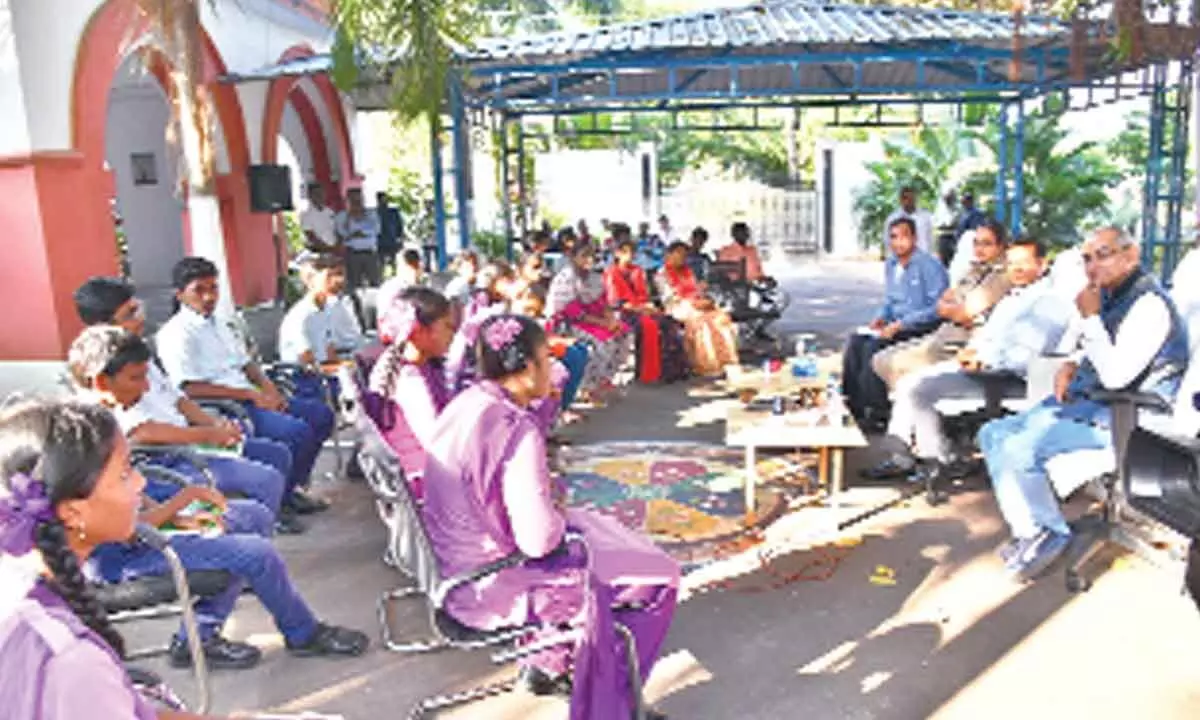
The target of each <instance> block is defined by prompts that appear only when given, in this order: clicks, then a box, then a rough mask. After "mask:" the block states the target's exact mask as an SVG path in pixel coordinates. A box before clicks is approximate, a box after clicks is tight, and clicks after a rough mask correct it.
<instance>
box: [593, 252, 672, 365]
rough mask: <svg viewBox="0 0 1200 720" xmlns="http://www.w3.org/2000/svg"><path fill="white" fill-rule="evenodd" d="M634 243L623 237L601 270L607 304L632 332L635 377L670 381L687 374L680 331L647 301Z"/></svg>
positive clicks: (645, 285) (647, 297) (643, 274)
mask: <svg viewBox="0 0 1200 720" xmlns="http://www.w3.org/2000/svg"><path fill="white" fill-rule="evenodd" d="M635 254H636V245H634V242H633V240H630V239H628V238H626V239H624V240H622V241H621V242H620V243H619V244H618V245H617V248H616V251H615V252H614V254H613V263H612V264H611V265H609V267H608V269H606V270H605V271H604V295H605V299H606V301H607V302H608V306H609V307H611V308H614V309H616V310H617V312H619V313H620V314H621V317H622V318H623V319H624V320H625V322H626V324H628V325H629V326H631V327H632V328H633V329H634V332H635V338H636V341H637V346H636V350H635V357H636V358H637V378H638V380H639V381H640V382H643V383H652V382H660V381H665V382H671V381H674V380H679V379H682V378H683V377H684V376H686V374H687V366H686V364H685V363H684V361H683V357H681V355H682V352H681V351H682V350H683V347H682V343H681V336H682V330H681V328H680V327H679V323H678V322H676V321H675V320H674V318H672V317H670V316H668V315H664V314H662V313H661V312H659V310H658V308H657V307H656V306H655V305H654V303H653V302H651V300H650V290H649V288H648V287H647V284H646V271H645V270H643V269H642V268H640V267H638V266H637V264H635V263H634V261H633V260H634V256H635Z"/></svg>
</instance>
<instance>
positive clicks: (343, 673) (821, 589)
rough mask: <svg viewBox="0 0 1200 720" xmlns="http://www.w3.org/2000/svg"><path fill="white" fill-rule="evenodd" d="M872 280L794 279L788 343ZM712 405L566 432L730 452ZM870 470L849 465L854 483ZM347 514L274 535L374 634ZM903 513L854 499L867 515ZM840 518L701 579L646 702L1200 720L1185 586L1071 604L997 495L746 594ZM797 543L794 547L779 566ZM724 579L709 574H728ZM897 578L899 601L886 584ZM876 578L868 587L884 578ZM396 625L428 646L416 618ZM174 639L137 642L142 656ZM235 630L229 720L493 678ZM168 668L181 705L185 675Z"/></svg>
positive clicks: (509, 711) (759, 713)
mask: <svg viewBox="0 0 1200 720" xmlns="http://www.w3.org/2000/svg"><path fill="white" fill-rule="evenodd" d="M879 275H880V272H879V266H878V265H877V264H870V265H868V264H862V265H854V264H842V265H833V264H821V265H815V264H814V265H807V266H803V267H801V268H799V269H797V271H796V272H795V273H794V275H793V276H792V277H788V278H787V279H786V280H785V284H786V285H787V287H788V288H789V290H791V291H792V293H793V296H794V298H795V302H794V303H793V305H792V307H791V309H790V310H789V313H788V316H787V317H786V318H785V319H784V320H783V321H782V322H781V323H780V326H781V327H782V328H783V329H784V331H797V330H800V329H804V330H807V331H816V332H818V333H819V334H820V335H821V337H822V339H823V340H824V341H825V343H826V344H827V345H829V346H834V345H836V344H837V341H838V337H839V336H841V335H842V334H844V332H845V331H846V330H847V329H848V328H851V327H853V326H855V325H857V324H860V323H862V322H865V321H867V320H869V319H870V317H871V313H872V312H873V309H874V306H875V303H876V302H877V300H876V299H877V297H878V292H879V288H878V286H879V282H878V278H879ZM718 407H719V406H718V405H717V404H716V401H715V399H714V398H712V397H705V396H704V394H703V392H701V391H697V390H696V389H695V388H692V392H691V393H690V394H689V392H687V391H685V390H684V389H683V388H679V387H667V388H644V387H637V388H632V389H630V390H629V391H628V392H627V395H626V397H625V398H624V399H623V400H621V401H619V402H617V403H614V404H613V405H612V406H611V407H609V408H608V409H605V410H602V411H598V412H596V413H594V414H592V415H591V416H590V417H589V418H588V419H587V420H586V421H585V422H583V423H580V424H579V425H576V426H573V427H572V428H570V429H569V431H568V434H569V435H570V436H571V437H572V439H574V440H575V441H576V442H602V441H612V440H632V439H647V440H650V439H653V440H689V441H698V442H720V441H721V437H722V427H721V423H720V421H719V411H718ZM872 459H873V456H872V453H871V451H870V450H867V451H864V452H861V453H855V454H852V455H851V457H850V458H849V459H848V465H849V468H848V473H847V478H848V479H850V482H851V484H852V485H855V483H854V478H855V472H856V469H857V468H860V467H863V466H865V465H866V464H867V463H869V462H871V461H872ZM322 489H323V490H324V491H327V492H328V493H329V494H330V495H331V496H332V497H333V498H334V499H335V501H336V505H335V508H334V510H332V511H331V512H329V513H327V514H326V515H324V516H321V517H319V518H317V519H316V520H315V521H314V522H313V524H312V528H311V530H310V531H309V533H308V534H306V535H304V536H302V537H298V538H280V540H279V542H278V544H279V547H280V549H281V551H282V552H283V553H284V555H285V556H286V557H287V560H288V564H289V567H290V569H291V572H292V575H293V577H294V578H295V581H296V583H297V585H298V586H299V588H300V590H301V592H302V593H303V595H304V597H305V598H306V599H307V600H308V601H309V602H310V603H311V605H312V606H313V607H314V608H316V609H317V611H318V612H319V614H320V615H321V616H322V617H323V618H325V619H327V620H329V621H332V622H336V623H342V624H346V625H351V626H355V627H359V628H362V629H364V630H367V631H368V632H370V633H371V634H372V635H375V634H377V632H378V625H377V622H376V619H375V599H376V597H377V596H378V594H379V593H380V592H382V591H383V590H385V589H387V588H388V587H390V586H392V585H393V584H395V583H396V582H397V578H396V577H395V576H394V573H393V571H391V570H389V569H388V568H386V567H385V566H384V565H383V564H382V563H381V562H380V560H379V555H380V552H381V550H382V544H383V540H384V533H383V530H382V527H381V526H380V523H379V522H378V520H377V519H376V517H375V514H374V508H373V507H372V503H371V499H370V497H369V493H368V491H367V489H366V488H365V487H363V486H361V485H354V484H344V483H331V484H326V485H324V486H322ZM894 496H895V491H894V490H892V489H887V488H871V487H863V486H861V484H859V485H857V486H855V487H852V489H851V492H850V493H848V494H847V499H848V504H849V505H850V509H849V510H847V512H848V511H853V510H854V509H856V507H857V506H862V505H865V504H869V503H871V502H875V501H878V500H880V499H888V498H891V497H894ZM828 512H830V511H828V510H826V511H822V510H817V509H801V510H798V511H795V512H793V513H792V514H790V515H788V516H787V517H785V518H783V519H781V520H780V521H778V522H777V523H776V525H775V526H773V527H772V528H771V530H770V531H769V533H768V537H767V543H766V546H767V547H769V548H771V549H772V552H773V553H777V554H778V557H775V559H774V560H773V561H772V564H771V566H770V568H771V572H770V573H766V572H763V571H761V570H758V571H755V572H751V573H749V574H744V575H740V576H739V575H738V573H739V572H742V571H741V570H739V569H738V568H739V567H741V566H740V565H738V563H737V562H736V561H733V562H731V563H729V564H728V565H729V572H730V573H731V577H733V578H734V579H733V580H732V581H731V582H732V585H733V589H729V590H720V591H705V590H704V588H697V587H695V586H694V585H695V583H692V585H690V586H689V587H688V594H689V595H690V597H688V598H687V599H686V601H685V602H684V603H683V604H682V605H681V606H680V608H679V611H678V613H677V615H676V619H675V622H674V625H673V627H672V629H671V633H670V636H669V638H668V641H667V647H666V649H665V651H664V654H663V657H662V659H661V661H660V662H659V664H658V666H657V667H656V668H655V671H654V675H653V677H652V679H651V682H650V686H649V688H648V694H649V696H650V698H651V699H652V700H653V701H654V702H655V703H656V704H657V706H658V707H659V708H660V709H662V710H663V711H665V712H667V713H669V714H670V715H671V717H673V718H675V719H676V720H679V719H688V720H726V719H729V720H733V719H739V720H740V719H751V718H753V719H763V720H775V719H788V718H802V717H803V718H862V719H867V718H872V719H875V718H878V719H887V720H909V719H915V718H926V717H937V718H966V719H969V720H979V719H981V718H993V717H995V718H1013V717H1022V716H1025V717H1055V718H1091V719H1094V718H1113V719H1114V720H1115V719H1118V718H1119V719H1122V720H1124V719H1126V718H1155V719H1157V718H1192V717H1198V716H1200V618H1197V615H1196V610H1195V608H1194V607H1193V606H1192V605H1191V603H1190V601H1188V600H1186V599H1185V598H1183V597H1181V595H1180V593H1179V582H1178V581H1179V578H1178V576H1177V575H1173V574H1170V573H1168V572H1164V571H1162V570H1159V569H1156V568H1152V567H1149V566H1146V565H1142V564H1140V563H1139V562H1136V561H1132V560H1128V559H1124V558H1122V559H1119V560H1118V561H1117V562H1116V564H1115V565H1114V566H1113V568H1112V569H1111V570H1109V571H1108V572H1106V573H1104V574H1103V575H1102V576H1101V577H1100V579H1099V580H1098V581H1097V583H1096V585H1095V587H1094V588H1093V589H1092V590H1091V591H1090V592H1088V593H1086V594H1084V595H1081V596H1070V595H1068V594H1067V593H1066V591H1065V590H1064V588H1063V584H1062V581H1061V575H1057V574H1056V575H1052V576H1050V577H1048V578H1046V579H1045V580H1044V581H1042V582H1039V583H1037V584H1035V585H1030V586H1017V585H1014V584H1012V583H1011V582H1009V581H1007V580H1006V579H1005V577H1004V575H1003V574H1002V573H1001V572H1000V570H1001V567H1000V562H999V560H997V559H995V557H994V555H993V551H994V549H995V548H996V547H997V546H998V545H999V544H1000V543H1001V542H1003V540H1004V529H1003V525H1002V523H1001V522H1000V520H999V517H998V515H997V512H996V509H995V506H994V504H993V502H992V500H991V497H990V495H989V494H987V493H986V492H983V491H974V492H967V493H964V494H960V495H957V496H955V497H954V498H953V499H952V501H951V502H950V503H949V504H947V505H944V506H942V507H939V508H936V509H932V508H929V507H928V506H926V505H925V503H924V502H923V501H920V500H914V501H905V502H902V503H900V504H898V505H897V506H895V507H894V508H892V509H890V510H888V511H887V512H884V513H881V514H880V515H878V516H876V517H874V518H873V519H872V520H870V521H867V522H865V523H863V524H860V525H857V526H855V527H854V528H853V529H852V531H851V532H848V533H846V534H845V535H844V536H843V538H842V539H843V542H846V543H850V544H853V546H852V547H850V548H849V549H848V550H844V551H843V552H845V553H846V555H845V558H844V559H843V560H842V562H841V563H840V565H839V566H838V567H837V569H836V572H835V573H834V574H833V575H832V577H830V578H828V579H826V580H823V581H801V582H795V583H792V584H790V585H787V586H784V587H782V588H779V589H776V590H769V591H764V592H753V590H755V589H757V588H758V587H759V586H761V585H764V584H767V583H769V582H770V581H771V580H772V579H774V578H775V577H778V576H780V575H786V574H788V573H789V572H795V571H796V570H798V569H800V568H803V567H804V566H806V565H808V564H809V563H811V562H812V561H813V559H814V557H815V556H814V554H813V552H812V551H810V550H806V549H804V548H805V547H806V546H807V543H806V542H805V541H804V540H803V538H804V536H805V535H807V534H809V533H811V532H812V530H813V529H814V528H815V527H819V526H820V524H821V523H822V521H823V518H825V519H827V513H828ZM787 548H800V549H798V550H788V549H787ZM724 569H725V568H724V567H722V568H717V569H715V570H714V572H719V571H722V570H724ZM888 576H890V577H893V578H894V584H887V583H886V582H883V583H880V582H879V578H880V577H888ZM873 577H874V578H876V579H875V581H872V578H873ZM408 603H409V604H407V605H405V606H403V607H402V609H401V611H400V613H399V615H398V619H397V623H396V625H397V627H398V628H399V629H401V630H402V632H404V633H405V634H406V635H409V636H419V635H420V634H421V633H422V632H423V630H424V627H425V624H424V623H425V620H424V616H423V613H424V611H423V608H422V607H421V604H420V602H419V601H408ZM166 628H167V626H166V625H164V624H162V623H154V622H143V623H139V624H138V625H137V626H135V627H133V628H131V630H132V632H130V634H131V635H132V637H133V640H134V641H135V645H136V644H137V643H141V642H146V641H151V640H155V639H159V638H161V637H162V636H163V634H164V633H165V632H166ZM227 634H228V635H229V636H230V637H233V638H237V639H249V640H250V641H252V642H254V643H256V644H259V645H261V646H262V647H264V648H266V650H267V653H266V657H265V658H264V661H263V663H262V664H261V665H260V666H259V667H258V668H256V669H254V670H252V671H248V672H241V673H219V674H217V675H216V677H215V684H214V686H215V691H216V700H217V702H216V710H217V711H218V712H220V713H224V714H228V713H235V712H236V713H239V714H240V713H249V712H255V711H257V712H263V711H268V710H273V711H288V712H300V711H305V710H313V711H318V712H327V713H334V714H340V715H343V716H344V717H346V718H353V719H355V720H361V719H368V718H385V717H387V718H397V717H404V716H405V715H406V714H407V712H408V710H409V708H411V707H412V705H413V704H414V703H415V702H416V701H417V700H418V699H419V698H421V697H423V696H426V695H429V694H433V693H435V692H438V691H442V690H447V689H451V688H457V687H464V686H469V685H471V684H473V683H477V682H480V681H483V680H486V679H489V678H497V677H501V676H503V675H504V673H506V672H510V671H509V670H503V671H499V673H498V672H497V671H496V670H495V669H494V668H492V667H491V666H490V665H489V663H488V659H487V656H486V654H485V653H482V652H476V653H464V652H448V653H441V654H435V655H427V656H416V657H402V656H397V655H392V654H389V653H387V652H386V651H383V650H381V649H379V648H374V649H372V651H371V652H370V653H368V654H367V655H366V656H364V657H362V658H358V659H354V660H349V661H325V660H300V659H294V658H291V657H289V656H287V655H286V654H285V653H283V652H281V651H280V649H279V644H280V641H279V639H278V636H277V635H275V634H274V632H273V628H272V626H271V624H270V621H269V617H268V616H267V615H266V614H265V613H264V612H263V611H262V609H261V607H260V606H259V605H258V603H257V601H256V600H255V599H254V598H253V597H250V596H247V597H244V598H243V599H242V601H241V603H240V604H239V607H238V611H237V613H236V615H235V616H234V618H233V619H232V621H231V622H230V624H229V626H228V628H227ZM149 667H151V668H153V669H157V670H160V671H162V672H163V673H164V675H165V676H166V677H167V678H168V679H169V680H170V681H171V682H172V683H173V684H174V685H176V686H177V687H178V688H179V689H180V690H182V691H183V692H184V693H185V694H186V693H187V692H188V691H189V690H190V689H191V685H190V684H189V682H188V678H187V675H186V673H180V672H175V671H169V670H166V669H165V668H164V667H163V666H162V665H161V664H157V665H156V664H154V663H151V664H150V665H149ZM448 717H453V718H464V719H466V718H478V719H486V720H507V719H509V718H511V719H513V720H517V719H522V720H523V719H526V718H532V719H540V718H547V719H551V718H565V717H566V710H565V705H564V704H563V703H561V702H559V701H554V700H534V699H532V698H529V697H527V696H524V695H521V694H510V695H507V696H503V697H500V698H496V699H493V700H488V701H485V702H479V703H475V704H473V705H469V706H466V707H464V708H462V709H461V710H459V711H457V712H454V713H449V714H448Z"/></svg>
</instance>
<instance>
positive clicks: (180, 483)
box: [135, 460, 192, 490]
mask: <svg viewBox="0 0 1200 720" xmlns="http://www.w3.org/2000/svg"><path fill="white" fill-rule="evenodd" d="M135 465H136V467H137V469H138V472H140V473H141V474H142V475H145V476H146V477H151V478H154V479H156V480H162V481H164V482H167V483H170V484H171V485H175V486H176V487H178V488H179V489H181V490H182V489H183V488H185V487H187V486H189V485H191V484H192V481H191V479H190V478H189V477H188V476H187V475H184V474H183V473H181V472H179V471H178V470H172V469H170V468H165V467H162V466H161V465H150V464H147V463H146V462H145V461H144V460H143V461H141V462H136V461H135Z"/></svg>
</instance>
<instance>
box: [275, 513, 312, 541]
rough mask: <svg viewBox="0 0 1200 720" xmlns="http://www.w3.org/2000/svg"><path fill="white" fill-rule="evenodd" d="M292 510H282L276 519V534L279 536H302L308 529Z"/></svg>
mask: <svg viewBox="0 0 1200 720" xmlns="http://www.w3.org/2000/svg"><path fill="white" fill-rule="evenodd" d="M289 510H290V509H285V510H280V512H279V517H277V518H275V533H276V534H278V535H301V534H303V533H304V531H305V530H307V529H308V528H307V527H305V526H304V523H303V522H301V521H300V518H298V517H296V513H295V512H291V511H289Z"/></svg>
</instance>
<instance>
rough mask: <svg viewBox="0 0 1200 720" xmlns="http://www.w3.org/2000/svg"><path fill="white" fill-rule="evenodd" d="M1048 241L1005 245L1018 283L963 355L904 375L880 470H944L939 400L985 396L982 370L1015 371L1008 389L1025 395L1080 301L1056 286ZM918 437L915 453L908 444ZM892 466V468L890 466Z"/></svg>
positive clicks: (1007, 265)
mask: <svg viewBox="0 0 1200 720" xmlns="http://www.w3.org/2000/svg"><path fill="white" fill-rule="evenodd" d="M1045 254H1046V253H1045V248H1044V247H1043V246H1042V244H1041V243H1039V242H1037V241H1035V240H1029V239H1019V240H1017V241H1015V242H1013V243H1012V244H1010V245H1009V247H1008V249H1007V251H1006V252H1005V274H1006V276H1007V277H1008V281H1009V282H1010V283H1011V285H1012V289H1011V290H1009V291H1008V294H1007V295H1005V296H1004V297H1003V298H1001V299H1000V301H999V302H997V303H996V305H995V307H994V308H993V309H992V311H991V314H990V315H989V316H988V319H987V322H986V323H984V325H982V326H981V327H980V328H979V329H978V330H977V331H975V333H974V334H973V335H972V337H971V339H970V341H969V342H968V343H967V345H966V347H964V348H963V349H962V350H961V351H959V353H958V357H957V358H956V359H954V360H950V361H947V362H942V363H937V364H935V365H931V366H929V367H926V368H923V369H921V370H917V371H915V372H913V373H911V374H909V375H906V376H904V377H903V378H901V380H900V381H899V382H898V383H897V384H896V387H895V390H894V391H893V393H892V416H891V419H890V420H889V422H888V434H887V436H886V437H885V443H887V444H890V445H891V446H892V448H891V449H892V451H893V456H892V457H891V458H890V459H889V460H888V461H886V462H885V463H883V464H881V465H880V466H878V467H876V468H875V469H874V470H873V473H872V474H873V475H876V476H885V475H901V474H908V473H910V472H912V471H913V470H914V469H915V470H918V471H919V472H920V473H922V474H924V473H941V472H943V468H944V467H945V463H947V462H948V461H949V460H950V453H949V450H950V448H949V443H948V441H947V439H946V437H945V435H944V434H943V433H942V423H941V417H940V416H939V415H938V412H937V409H936V405H937V403H938V401H939V400H947V399H957V398H962V399H983V396H984V388H983V384H982V383H981V382H979V381H978V380H977V379H976V378H975V377H974V376H973V375H972V373H974V372H976V371H978V370H980V369H988V370H1004V371H1008V372H1011V373H1013V379H1012V382H1011V383H1010V384H1009V386H1008V387H1006V388H1005V389H1004V390H1005V394H1006V395H1008V396H1012V397H1019V396H1021V395H1023V394H1024V384H1023V383H1022V382H1021V381H1020V379H1021V378H1023V377H1024V376H1025V373H1026V371H1027V369H1028V366H1029V362H1030V361H1031V360H1032V359H1034V358H1035V357H1038V356H1040V355H1043V354H1046V353H1049V352H1051V351H1052V350H1053V349H1054V348H1055V347H1056V346H1057V345H1058V342H1059V339H1060V338H1061V337H1062V335H1063V332H1064V331H1065V330H1066V328H1067V326H1068V324H1069V322H1070V320H1071V317H1072V315H1073V314H1074V313H1073V308H1072V307H1071V305H1069V304H1068V303H1067V302H1066V301H1064V299H1063V298H1062V297H1061V296H1060V295H1059V294H1057V293H1056V292H1054V288H1053V284H1052V282H1051V279H1050V278H1049V277H1045V276H1043V272H1044V270H1045V267H1046V258H1045ZM910 441H911V442H912V446H911V447H912V450H911V453H910V451H909V443H910ZM885 466H887V467H885Z"/></svg>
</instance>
